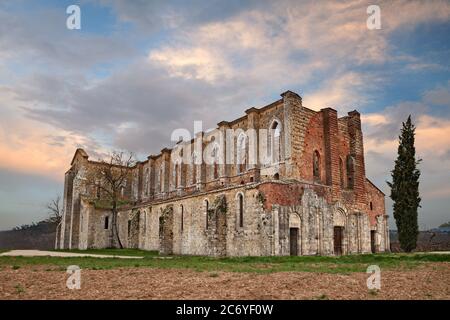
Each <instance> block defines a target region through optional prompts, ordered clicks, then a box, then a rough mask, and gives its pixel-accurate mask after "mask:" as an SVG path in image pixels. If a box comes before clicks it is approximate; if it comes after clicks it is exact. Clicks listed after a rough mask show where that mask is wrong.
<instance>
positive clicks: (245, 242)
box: [57, 91, 389, 256]
mask: <svg viewBox="0 0 450 320" xmlns="http://www.w3.org/2000/svg"><path fill="white" fill-rule="evenodd" d="M281 96H282V98H281V99H280V100H278V101H275V102H273V103H271V104H269V105H267V106H265V107H263V108H259V109H258V108H250V109H248V110H246V112H245V113H246V115H245V116H243V117H241V118H239V119H236V120H234V121H231V122H226V121H222V122H220V123H219V124H218V128H217V130H215V131H211V132H201V133H199V134H197V135H196V137H195V138H194V139H192V140H191V141H189V142H181V143H178V144H176V146H175V147H174V148H173V149H167V148H165V149H163V150H162V151H161V153H160V154H158V155H152V156H149V157H148V159H147V160H146V161H142V162H138V163H137V164H136V166H134V167H133V168H132V169H131V173H130V177H129V180H128V181H127V184H126V187H125V189H124V191H123V196H124V197H125V198H127V199H128V200H129V201H128V205H126V206H122V207H121V208H120V213H119V217H118V226H119V236H120V239H121V242H122V243H123V244H124V245H125V246H126V247H131V248H141V249H144V250H159V251H160V252H161V253H163V254H190V255H211V256H247V255H248V256H266V255H267V256H269V255H335V254H351V253H369V252H384V251H387V250H389V236H388V233H389V230H388V224H387V218H388V217H387V216H386V214H385V204H384V194H383V193H382V192H381V191H380V190H379V189H378V188H376V187H375V186H374V185H373V184H372V183H371V182H370V181H369V180H368V179H367V178H366V175H365V164H364V144H363V134H362V131H361V121H360V115H359V113H358V112H357V111H352V112H349V113H348V115H347V116H345V117H341V118H338V117H337V112H336V110H333V109H331V108H326V109H322V110H320V111H318V112H317V111H313V110H310V109H308V108H306V107H304V106H302V99H301V97H300V96H299V95H297V94H296V93H293V92H291V91H287V92H285V93H283V94H282V95H281ZM227 129H233V130H234V132H235V134H233V135H232V136H231V137H228V138H227V139H224V138H223V137H224V136H226V135H225V132H226V130H227ZM249 129H254V130H253V131H251V130H249ZM261 129H269V133H268V134H267V135H266V136H265V135H261V134H259V133H261V132H262V131H263V130H261ZM236 132H237V133H236ZM221 133H223V135H220V134H221ZM252 134H254V135H255V136H254V137H253V139H251V137H250V136H251V135H252ZM263 142H267V143H263ZM197 146H201V147H202V149H200V150H205V153H208V154H209V153H211V154H212V156H213V158H214V159H213V161H212V162H211V163H208V162H207V161H203V158H204V156H203V157H202V156H201V155H200V156H199V155H198V153H196V151H195V150H198V149H196V147H197ZM187 147H189V148H187ZM264 148H265V149H264ZM186 150H194V151H193V152H192V153H191V151H189V154H188V152H186ZM183 152H184V154H183ZM266 155H268V156H267V157H268V158H269V161H267V159H265V160H266V161H263V160H264V159H262V158H264V157H266ZM178 158H180V159H181V158H189V159H190V160H191V161H190V162H186V161H179V160H177V159H178ZM199 159H200V160H199ZM224 159H225V161H221V160H224ZM230 159H231V160H232V161H229V160H230ZM252 159H253V160H256V161H251V160H252ZM94 165H96V162H95V161H91V160H89V159H88V155H87V154H86V153H85V152H84V151H83V150H82V149H78V150H77V151H76V153H75V156H74V158H73V160H72V163H71V168H70V170H69V171H68V172H67V173H66V177H65V191H64V208H65V215H64V217H63V222H62V227H61V232H60V236H59V239H57V248H79V249H86V248H105V247H114V246H116V245H117V244H116V243H115V241H114V239H113V237H112V231H111V213H110V212H109V210H108V209H107V208H102V206H101V205H99V201H96V195H95V194H93V192H92V190H90V189H89V188H87V187H86V185H85V184H84V183H83V182H84V173H85V172H86V170H87V168H88V167H89V166H94ZM97 196H98V195H97ZM97 200H98V199H97Z"/></svg>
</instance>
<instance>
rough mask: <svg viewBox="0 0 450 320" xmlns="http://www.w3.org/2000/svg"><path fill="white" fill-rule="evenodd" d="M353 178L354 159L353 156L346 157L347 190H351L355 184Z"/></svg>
mask: <svg viewBox="0 0 450 320" xmlns="http://www.w3.org/2000/svg"><path fill="white" fill-rule="evenodd" d="M354 176H355V159H354V158H353V156H351V155H348V156H347V188H349V189H353V186H354V184H355V181H354V178H355V177H354Z"/></svg>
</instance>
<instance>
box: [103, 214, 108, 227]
mask: <svg viewBox="0 0 450 320" xmlns="http://www.w3.org/2000/svg"><path fill="white" fill-rule="evenodd" d="M104 228H105V229H109V217H108V216H106V217H105V226H104Z"/></svg>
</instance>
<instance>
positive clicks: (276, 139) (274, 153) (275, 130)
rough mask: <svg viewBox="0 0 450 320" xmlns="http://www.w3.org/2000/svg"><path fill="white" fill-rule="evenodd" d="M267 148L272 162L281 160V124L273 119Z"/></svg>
mask: <svg viewBox="0 0 450 320" xmlns="http://www.w3.org/2000/svg"><path fill="white" fill-rule="evenodd" d="M269 137H270V139H269V150H270V155H271V159H272V163H273V164H275V163H278V162H280V160H281V125H280V124H279V123H278V121H276V120H275V121H274V122H273V123H272V125H271V126H270V134H269Z"/></svg>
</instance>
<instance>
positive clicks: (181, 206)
mask: <svg viewBox="0 0 450 320" xmlns="http://www.w3.org/2000/svg"><path fill="white" fill-rule="evenodd" d="M180 213H181V232H183V230H184V207H183V205H182V204H180Z"/></svg>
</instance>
